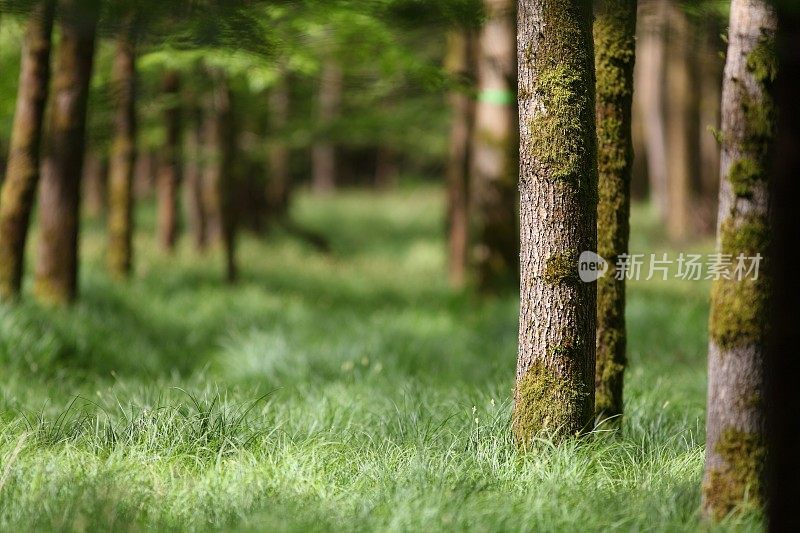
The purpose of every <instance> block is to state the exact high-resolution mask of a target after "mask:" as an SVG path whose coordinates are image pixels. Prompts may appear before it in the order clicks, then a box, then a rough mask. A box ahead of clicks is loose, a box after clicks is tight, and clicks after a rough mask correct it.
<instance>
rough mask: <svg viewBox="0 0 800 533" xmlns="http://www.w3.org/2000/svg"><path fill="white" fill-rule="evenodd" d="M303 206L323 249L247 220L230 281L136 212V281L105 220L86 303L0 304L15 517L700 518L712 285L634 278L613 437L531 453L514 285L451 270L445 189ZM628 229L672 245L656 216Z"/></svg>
mask: <svg viewBox="0 0 800 533" xmlns="http://www.w3.org/2000/svg"><path fill="white" fill-rule="evenodd" d="M295 207H296V208H295V215H296V219H297V220H298V221H299V222H300V223H302V224H303V225H304V226H306V227H307V228H309V229H313V230H315V231H319V232H322V233H324V234H325V235H326V236H327V237H328V238H329V239H330V241H331V244H332V248H333V252H332V253H331V254H330V255H324V254H320V253H318V252H316V251H314V250H313V249H312V248H311V247H309V246H307V245H305V244H303V243H302V242H298V241H297V240H294V239H293V238H292V237H290V236H288V235H285V234H282V233H280V232H277V231H276V232H275V233H274V234H271V235H270V236H268V237H267V238H265V239H257V238H255V237H252V236H248V237H245V238H244V240H243V242H242V246H241V250H240V252H241V253H240V255H241V261H242V270H243V279H242V282H241V283H240V284H239V285H237V286H236V287H232V288H231V287H227V286H226V285H225V284H224V283H223V281H222V280H223V275H222V272H223V271H222V261H221V258H220V257H218V255H216V254H211V255H209V256H208V257H199V256H197V255H196V254H195V253H194V252H193V251H192V250H190V248H189V245H188V243H182V247H181V249H180V251H179V252H178V254H177V255H176V256H175V257H169V256H166V255H164V254H162V253H161V252H159V251H158V250H157V249H156V248H155V246H154V243H153V242H152V239H151V235H152V228H150V227H149V224H150V223H151V220H152V219H151V216H150V215H149V213H147V212H143V213H141V216H140V219H141V220H142V221H143V222H144V223H145V224H146V226H145V227H144V228H143V229H142V230H141V231H140V233H139V235H138V237H137V251H138V257H137V276H136V278H135V279H134V280H132V282H131V283H130V284H129V285H127V286H121V285H118V284H115V283H113V282H112V281H110V280H109V279H108V278H107V277H106V275H105V274H104V272H103V268H102V266H103V260H102V250H103V246H104V238H103V233H102V225H101V224H97V223H92V224H89V225H88V226H87V227H88V229H87V231H86V236H85V238H84V239H83V252H84V256H85V259H86V268H84V270H83V272H82V285H83V299H82V301H81V302H80V303H79V304H78V306H77V307H76V308H75V309H74V310H70V311H61V310H52V309H40V308H38V307H37V306H36V305H35V304H32V303H25V304H24V305H22V306H21V307H20V308H18V309H10V308H0V530H14V529H16V530H48V529H66V530H86V531H89V530H92V531H93V530H140V529H158V530H162V529H181V530H183V529H193V530H206V529H216V528H221V529H245V530H248V529H251V530H266V531H273V530H278V531H281V530H289V531H309V530H311V531H313V530H365V529H366V530H374V529H377V530H397V531H415V530H423V531H426V530H440V529H445V530H452V531H460V530H477V531H503V530H513V531H520V530H531V531H606V530H609V529H611V528H615V527H617V528H621V529H623V530H656V531H683V530H687V529H690V530H691V529H697V528H698V527H699V522H698V516H697V508H698V505H699V484H700V477H701V474H702V461H703V440H704V436H703V419H704V415H703V411H704V403H705V344H706V340H705V325H706V324H705V323H706V315H707V301H706V299H707V296H706V294H707V289H708V287H707V285H706V284H705V283H694V284H692V283H688V284H687V283H681V282H668V283H649V282H638V283H634V284H632V286H631V290H630V306H629V325H630V330H631V331H630V358H631V368H630V370H629V372H628V388H627V391H626V394H627V396H626V409H627V414H626V417H625V421H624V430H623V432H622V433H621V434H609V433H603V432H600V433H597V434H594V435H591V436H589V437H587V438H584V439H581V440H577V441H572V442H567V443H564V444H562V445H559V446H554V445H553V444H552V443H550V442H548V441H547V440H546V439H543V440H542V441H541V442H539V443H538V444H537V445H536V447H535V449H534V450H533V451H532V452H531V453H529V454H527V455H525V456H521V455H519V454H518V453H517V452H516V451H515V449H514V447H513V445H512V443H511V441H510V437H509V428H508V426H509V413H510V396H511V387H512V385H513V376H514V364H515V357H516V335H517V317H516V313H517V302H516V299H515V297H514V295H508V296H507V297H503V298H496V299H493V300H490V301H485V302H481V301H480V300H478V299H476V298H475V297H473V296H471V295H470V294H469V293H468V292H467V293H456V292H453V291H451V290H450V289H449V288H448V286H447V283H446V279H445V277H444V274H443V272H444V256H443V249H444V248H443V244H442V242H441V234H442V231H441V230H442V221H441V214H442V195H441V192H440V191H438V190H437V189H431V188H418V189H414V190H408V191H401V192H399V193H395V194H391V195H379V196H374V195H371V194H369V193H363V192H348V193H343V194H341V195H338V196H336V197H334V198H333V199H326V200H318V199H314V198H310V197H303V198H301V199H300V201H299V203H298V205H296V206H295ZM634 228H635V229H634V231H635V235H634V240H633V243H634V244H633V246H634V248H636V249H637V250H645V249H647V251H650V250H649V247H651V246H652V247H654V248H656V250H653V251H660V249H661V248H662V247H663V244H662V242H663V241H661V240H660V238H659V237H658V234H659V232H658V225H657V223H656V221H655V219H654V218H653V217H652V213H650V212H649V211H648V210H646V209H644V208H639V209H637V210H635V215H634ZM699 246H700V248H701V249H702V248H703V247H707V246H708V243H703V244H700V245H699ZM723 528H724V529H733V530H758V529H759V523H758V520H757V519H756V518H754V517H750V518H745V519H731V520H730V521H729V522H727V523H726V524H725V525H724V526H723Z"/></svg>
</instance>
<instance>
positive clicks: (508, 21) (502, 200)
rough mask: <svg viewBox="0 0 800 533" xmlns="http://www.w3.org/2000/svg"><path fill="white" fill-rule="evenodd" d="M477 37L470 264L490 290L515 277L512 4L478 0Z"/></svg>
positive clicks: (506, 0) (482, 286) (516, 159)
mask: <svg viewBox="0 0 800 533" xmlns="http://www.w3.org/2000/svg"><path fill="white" fill-rule="evenodd" d="M484 5H485V7H486V14H487V20H486V22H485V23H484V26H483V29H482V31H481V34H480V37H479V40H478V53H477V74H478V101H477V104H476V109H475V129H474V141H473V151H472V161H471V172H472V187H471V193H472V194H471V201H472V202H473V215H474V216H473V226H474V229H475V241H476V242H475V254H474V260H475V270H476V275H477V283H478V287H479V289H480V290H482V291H486V292H492V291H495V290H497V289H500V288H503V287H508V286H509V285H512V284H514V283H516V282H517V281H518V279H519V278H518V277H517V275H518V272H519V243H518V240H517V235H518V230H517V170H518V162H519V157H518V153H519V152H518V144H519V143H518V137H517V106H516V98H515V92H516V78H515V71H516V57H515V46H514V4H513V2H512V1H511V0H484Z"/></svg>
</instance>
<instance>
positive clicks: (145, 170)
mask: <svg viewBox="0 0 800 533" xmlns="http://www.w3.org/2000/svg"><path fill="white" fill-rule="evenodd" d="M155 173H156V156H155V154H154V152H153V151H152V150H139V153H138V154H137V156H136V166H135V167H134V171H133V174H134V178H133V196H134V199H135V200H146V199H150V198H152V197H153V184H154V182H155Z"/></svg>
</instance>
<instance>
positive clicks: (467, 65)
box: [445, 30, 475, 288]
mask: <svg viewBox="0 0 800 533" xmlns="http://www.w3.org/2000/svg"><path fill="white" fill-rule="evenodd" d="M445 68H446V69H447V71H448V73H449V74H450V75H451V76H452V77H453V83H457V84H458V85H459V86H457V87H455V88H454V89H453V90H451V92H450V95H449V100H450V108H451V112H452V114H453V117H452V123H451V126H450V149H449V154H448V162H447V252H448V253H447V263H448V274H449V278H450V284H451V285H452V286H453V287H455V288H461V287H463V286H464V284H465V283H466V278H467V261H468V255H469V254H468V249H469V174H470V172H469V165H470V161H471V159H472V141H473V132H474V127H475V101H474V99H473V96H472V89H473V85H474V76H475V74H474V72H475V37H474V34H473V32H472V31H470V30H461V31H456V30H453V31H451V32H450V33H449V34H448V36H447V57H446V59H445Z"/></svg>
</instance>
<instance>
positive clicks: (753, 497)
mask: <svg viewBox="0 0 800 533" xmlns="http://www.w3.org/2000/svg"><path fill="white" fill-rule="evenodd" d="M714 451H716V452H717V453H718V454H719V455H720V456H721V457H722V459H723V461H724V463H725V464H724V466H722V467H720V468H717V469H714V470H712V471H710V472H709V474H708V477H707V478H706V481H705V483H704V486H703V495H704V505H705V509H706V512H707V513H708V514H709V515H710V516H712V517H713V518H715V519H721V518H724V517H725V516H726V515H728V514H729V513H731V512H732V511H736V510H739V511H752V510H755V509H758V508H759V507H760V506H761V503H762V477H763V471H764V460H765V457H766V447H765V446H764V442H763V439H762V437H761V435H759V434H757V433H749V432H745V431H740V430H738V429H736V428H733V427H729V428H727V429H726V430H725V431H723V433H722V435H720V438H719V440H718V441H717V444H716V446H715V447H714Z"/></svg>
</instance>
